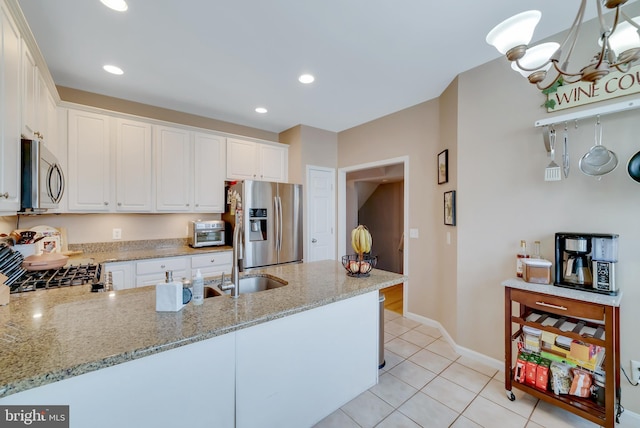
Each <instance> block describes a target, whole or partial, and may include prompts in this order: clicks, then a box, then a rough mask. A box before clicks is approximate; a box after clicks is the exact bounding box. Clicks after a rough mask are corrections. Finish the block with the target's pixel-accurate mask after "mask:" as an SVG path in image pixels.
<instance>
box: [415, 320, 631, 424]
mask: <svg viewBox="0 0 640 428" xmlns="http://www.w3.org/2000/svg"><path fill="white" fill-rule="evenodd" d="M404 317H405V318H409V319H410V320H413V321H417V322H419V323H420V324H424V325H426V326H428V327H433V328H437V329H438V331H440V334H442V338H443V339H444V340H446V341H447V342H448V343H449V345H451V347H452V348H453V349H454V350H455V351H456V352H457V353H458V354H460V355H461V356H465V357H468V358H472V359H474V360H476V361H479V362H481V363H483V364H485V365H487V366H489V367H493V368H494V369H496V370H504V362H503V361H500V360H496V359H495V358H491V357H489V356H487V355H484V354H481V353H479V352H476V351H474V350H472V349H468V348H465V347H464V346H460V345H458V344H457V343H456V342H455V341H454V340H453V338H452V337H451V335H450V334H449V333H448V332H447V330H446V329H445V328H444V327H443V326H442V324H440V323H439V322H438V321H435V320H432V319H431V318H426V317H423V316H421V315H416V314H414V313H411V312H405V314H404ZM622 405H623V406H624V402H623V403H622ZM617 427H619V428H635V427H640V414H638V413H634V412H632V411H630V410H627V409H625V411H624V413H623V414H622V416H620V424H619V425H617Z"/></svg>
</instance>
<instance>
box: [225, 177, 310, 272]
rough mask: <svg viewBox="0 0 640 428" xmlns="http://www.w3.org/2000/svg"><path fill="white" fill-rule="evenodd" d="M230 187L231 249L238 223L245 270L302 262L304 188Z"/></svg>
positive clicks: (282, 185)
mask: <svg viewBox="0 0 640 428" xmlns="http://www.w3.org/2000/svg"><path fill="white" fill-rule="evenodd" d="M227 184H228V186H227V194H226V198H227V200H226V203H227V205H226V212H225V213H224V214H223V216H222V219H223V220H225V222H226V223H227V230H226V241H227V243H228V244H229V245H231V244H232V239H233V229H234V228H235V226H236V223H237V222H238V221H240V222H242V225H243V231H244V233H243V239H244V251H242V264H241V266H242V268H243V269H251V268H257V267H262V266H270V265H275V264H281V263H295V262H301V261H302V245H303V241H302V185H300V184H289V183H272V182H267V181H253V180H245V181H238V182H229V183H227ZM238 208H240V210H238ZM239 213H242V218H239V217H240V216H239V215H238V214H239Z"/></svg>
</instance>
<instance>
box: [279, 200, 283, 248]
mask: <svg viewBox="0 0 640 428" xmlns="http://www.w3.org/2000/svg"><path fill="white" fill-rule="evenodd" d="M278 220H279V222H280V226H279V227H278V232H279V234H280V236H279V237H278V251H281V250H282V198H280V196H278Z"/></svg>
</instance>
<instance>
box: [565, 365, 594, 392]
mask: <svg viewBox="0 0 640 428" xmlns="http://www.w3.org/2000/svg"><path fill="white" fill-rule="evenodd" d="M571 371H572V373H573V382H572V383H571V389H570V390H569V394H571V395H575V396H578V397H589V396H590V395H591V384H592V378H591V373H588V372H586V371H585V370H581V369H572V370H571Z"/></svg>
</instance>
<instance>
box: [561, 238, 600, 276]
mask: <svg viewBox="0 0 640 428" xmlns="http://www.w3.org/2000/svg"><path fill="white" fill-rule="evenodd" d="M564 250H565V253H566V259H565V260H564V269H563V275H562V279H563V280H564V281H566V282H569V283H573V284H578V285H582V286H587V287H589V286H591V284H592V282H593V276H592V275H591V260H590V258H589V253H591V241H590V240H589V239H587V238H586V237H581V236H576V237H567V238H566V239H565V243H564Z"/></svg>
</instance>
